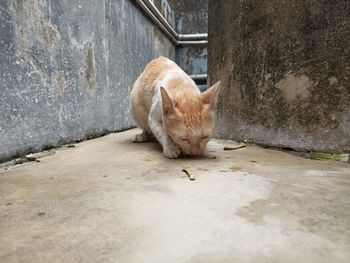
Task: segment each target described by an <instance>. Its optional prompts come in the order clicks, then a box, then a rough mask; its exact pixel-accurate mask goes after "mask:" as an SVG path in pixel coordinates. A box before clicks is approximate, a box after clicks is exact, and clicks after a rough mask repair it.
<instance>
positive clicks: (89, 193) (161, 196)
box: [0, 130, 350, 263]
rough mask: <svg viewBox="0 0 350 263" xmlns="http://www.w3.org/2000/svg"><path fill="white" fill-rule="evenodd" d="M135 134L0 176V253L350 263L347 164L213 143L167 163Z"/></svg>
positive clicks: (18, 258)
mask: <svg viewBox="0 0 350 263" xmlns="http://www.w3.org/2000/svg"><path fill="white" fill-rule="evenodd" d="M135 133H136V131H135V130H131V131H127V132H121V133H117V134H110V135H107V136H105V137H101V138H98V139H94V140H89V141H86V142H83V143H79V144H76V145H75V148H66V149H65V150H57V151H56V154H55V155H52V156H48V157H44V158H42V159H40V162H38V163H31V164H27V165H24V166H19V167H14V168H12V169H11V170H8V171H5V172H1V173H0V215H1V216H0V231H1V235H0V261H1V262H7V263H11V262H16V263H20V262H26V263H27V262H123V263H127V262H145V263H147V262H150V263H156V262H174V263H175V262H176V263H179V262H196V263H197V262H208V263H209V262H210V263H212V262H217V263H223V262H254V263H255V262H291V263H294V262H309V263H313V262H317V263H321V262H325V263H332V262H337V263H341V262H344V263H345V262H348V261H349V257H350V242H349V241H350V232H349V227H350V166H349V165H348V164H342V163H336V162H331V161H312V160H308V159H302V158H300V157H295V156H291V155H288V154H286V153H283V152H279V151H274V150H267V149H262V148H259V147H256V146H251V145H248V147H247V148H243V149H239V150H235V151H223V146H224V145H231V144H234V142H231V141H221V140H213V141H211V142H210V143H209V145H208V148H207V150H206V152H205V155H204V156H203V157H202V158H184V159H178V160H168V159H165V158H164V157H163V155H162V153H161V149H160V147H159V145H158V144H156V143H144V144H133V143H131V137H132V136H133V135H134V134H135ZM214 157H216V159H214ZM183 167H186V168H188V169H189V170H190V171H192V173H193V174H194V175H195V176H196V180H195V181H190V180H189V179H188V178H187V176H186V175H185V174H184V173H182V172H181V169H182V168H183Z"/></svg>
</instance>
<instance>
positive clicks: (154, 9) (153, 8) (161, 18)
mask: <svg viewBox="0 0 350 263" xmlns="http://www.w3.org/2000/svg"><path fill="white" fill-rule="evenodd" d="M142 2H143V3H144V4H146V6H147V7H148V8H149V9H150V10H151V11H152V12H153V14H154V15H155V16H156V17H157V18H158V20H159V21H160V22H161V23H162V24H163V25H164V27H165V28H166V29H167V30H168V31H169V32H170V33H171V34H172V35H173V36H174V37H175V38H176V39H177V40H178V39H179V37H178V34H177V33H176V31H175V30H174V28H173V27H172V26H171V25H170V24H169V23H168V21H167V20H166V19H165V18H164V16H163V15H162V13H161V12H159V10H158V8H157V7H156V6H155V5H154V4H153V2H151V1H149V0H142Z"/></svg>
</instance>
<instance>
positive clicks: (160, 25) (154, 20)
mask: <svg viewBox="0 0 350 263" xmlns="http://www.w3.org/2000/svg"><path fill="white" fill-rule="evenodd" d="M136 2H137V3H138V4H139V6H140V7H141V8H142V9H143V11H145V12H146V13H147V15H149V16H150V18H151V19H152V21H153V22H154V23H156V24H157V25H158V26H159V27H160V28H161V29H162V30H163V31H164V33H165V34H166V35H167V36H168V38H170V40H171V41H172V42H174V44H175V45H177V42H178V41H177V39H176V38H175V37H174V36H173V34H171V33H170V32H169V31H168V30H167V29H166V28H165V27H164V26H163V24H162V23H161V22H160V21H159V20H158V19H157V17H156V16H155V15H154V14H153V13H152V11H151V10H150V9H149V8H148V7H147V6H146V5H145V3H144V2H143V1H142V0H136Z"/></svg>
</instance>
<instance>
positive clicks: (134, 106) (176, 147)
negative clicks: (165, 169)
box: [130, 56, 220, 159]
mask: <svg viewBox="0 0 350 263" xmlns="http://www.w3.org/2000/svg"><path fill="white" fill-rule="evenodd" d="M219 87H220V82H217V83H216V84H214V85H213V86H212V87H210V88H209V89H208V90H206V91H205V92H204V93H200V91H199V89H198V88H197V86H196V84H195V83H194V81H193V80H192V79H191V78H190V77H189V76H188V75H187V74H186V73H185V72H184V71H183V70H182V69H181V68H180V67H179V66H178V65H177V64H176V63H175V62H173V61H171V60H170V59H168V58H165V57H162V56H161V57H158V58H156V59H154V60H152V61H151V62H149V63H148V64H147V65H146V67H145V69H144V71H143V73H142V74H141V75H140V76H139V77H138V79H137V80H136V81H135V83H134V86H133V89H132V91H131V103H130V104H131V113H132V116H133V118H134V120H135V122H136V123H137V124H138V126H139V127H140V128H141V129H142V130H143V132H142V133H141V134H137V135H136V136H135V137H134V139H133V142H146V141H149V140H152V139H153V138H154V137H155V138H156V139H157V140H158V141H159V143H160V144H161V145H162V147H163V154H164V156H165V157H167V158H171V159H174V158H178V157H179V156H180V155H181V154H182V153H185V154H189V155H200V154H202V153H203V151H204V149H205V146H206V144H207V143H208V141H209V140H210V138H211V136H212V134H213V131H214V128H215V108H216V103H217V97H218V94H219V90H220V88H219Z"/></svg>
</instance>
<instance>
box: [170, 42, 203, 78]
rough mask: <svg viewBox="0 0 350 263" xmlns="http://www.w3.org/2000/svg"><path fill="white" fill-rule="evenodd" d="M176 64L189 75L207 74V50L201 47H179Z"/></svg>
mask: <svg viewBox="0 0 350 263" xmlns="http://www.w3.org/2000/svg"><path fill="white" fill-rule="evenodd" d="M176 63H177V64H178V65H180V66H181V68H182V69H183V70H184V71H185V72H186V73H187V74H189V75H196V74H207V72H208V66H207V64H208V53H207V48H206V47H205V46H199V45H194V46H180V47H177V48H176Z"/></svg>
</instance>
